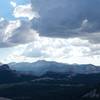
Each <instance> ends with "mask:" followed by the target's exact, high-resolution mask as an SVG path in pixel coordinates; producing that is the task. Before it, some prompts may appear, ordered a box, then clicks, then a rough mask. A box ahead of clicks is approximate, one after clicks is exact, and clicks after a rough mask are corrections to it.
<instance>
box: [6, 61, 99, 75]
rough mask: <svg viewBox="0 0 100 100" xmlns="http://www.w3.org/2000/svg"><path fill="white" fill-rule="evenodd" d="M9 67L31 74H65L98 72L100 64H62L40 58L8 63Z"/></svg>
mask: <svg viewBox="0 0 100 100" xmlns="http://www.w3.org/2000/svg"><path fill="white" fill-rule="evenodd" d="M8 65H9V67H10V68H11V69H12V70H16V71H18V72H22V73H27V74H33V75H37V76H41V75H43V74H46V73H47V72H56V73H67V74H92V73H100V66H95V65H92V64H82V65H79V64H72V65H71V64H64V63H57V62H53V61H44V60H40V61H37V62H33V63H28V62H21V63H9V64H8Z"/></svg>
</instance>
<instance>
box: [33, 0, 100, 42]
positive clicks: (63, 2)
mask: <svg viewBox="0 0 100 100" xmlns="http://www.w3.org/2000/svg"><path fill="white" fill-rule="evenodd" d="M32 6H33V11H36V12H38V14H39V15H40V17H39V18H37V19H33V22H32V23H33V28H34V29H35V30H37V31H38V32H39V33H40V35H41V36H48V37H66V38H70V37H88V36H89V38H88V39H89V40H91V39H94V40H93V41H95V38H92V36H94V35H93V34H94V33H98V32H100V0H32ZM97 35H98V34H97ZM99 36H100V34H99ZM97 38H98V36H97Z"/></svg>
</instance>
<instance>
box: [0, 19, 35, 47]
mask: <svg viewBox="0 0 100 100" xmlns="http://www.w3.org/2000/svg"><path fill="white" fill-rule="evenodd" d="M36 34H37V33H36V32H35V31H33V30H32V29H31V24H30V22H27V21H21V20H14V21H7V20H5V19H4V20H2V21H0V47H11V46H16V45H20V44H25V43H29V42H32V41H34V39H35V37H36V36H37V35H36Z"/></svg>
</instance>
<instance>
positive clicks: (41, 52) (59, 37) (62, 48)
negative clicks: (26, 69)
mask: <svg viewBox="0 0 100 100" xmlns="http://www.w3.org/2000/svg"><path fill="white" fill-rule="evenodd" d="M99 9H100V0H76V1H75V0H59V1H58V0H3V1H2V0H1V1H0V62H2V63H10V62H34V61H37V60H47V61H56V62H61V63H68V64H94V65H100V11H99Z"/></svg>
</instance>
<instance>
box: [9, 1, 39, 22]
mask: <svg viewBox="0 0 100 100" xmlns="http://www.w3.org/2000/svg"><path fill="white" fill-rule="evenodd" d="M11 5H12V6H13V7H14V11H13V15H14V17H16V18H28V19H29V20H32V19H33V18H35V17H39V15H38V13H36V12H33V11H32V7H31V4H25V5H17V4H16V3H15V2H12V1H11Z"/></svg>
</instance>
